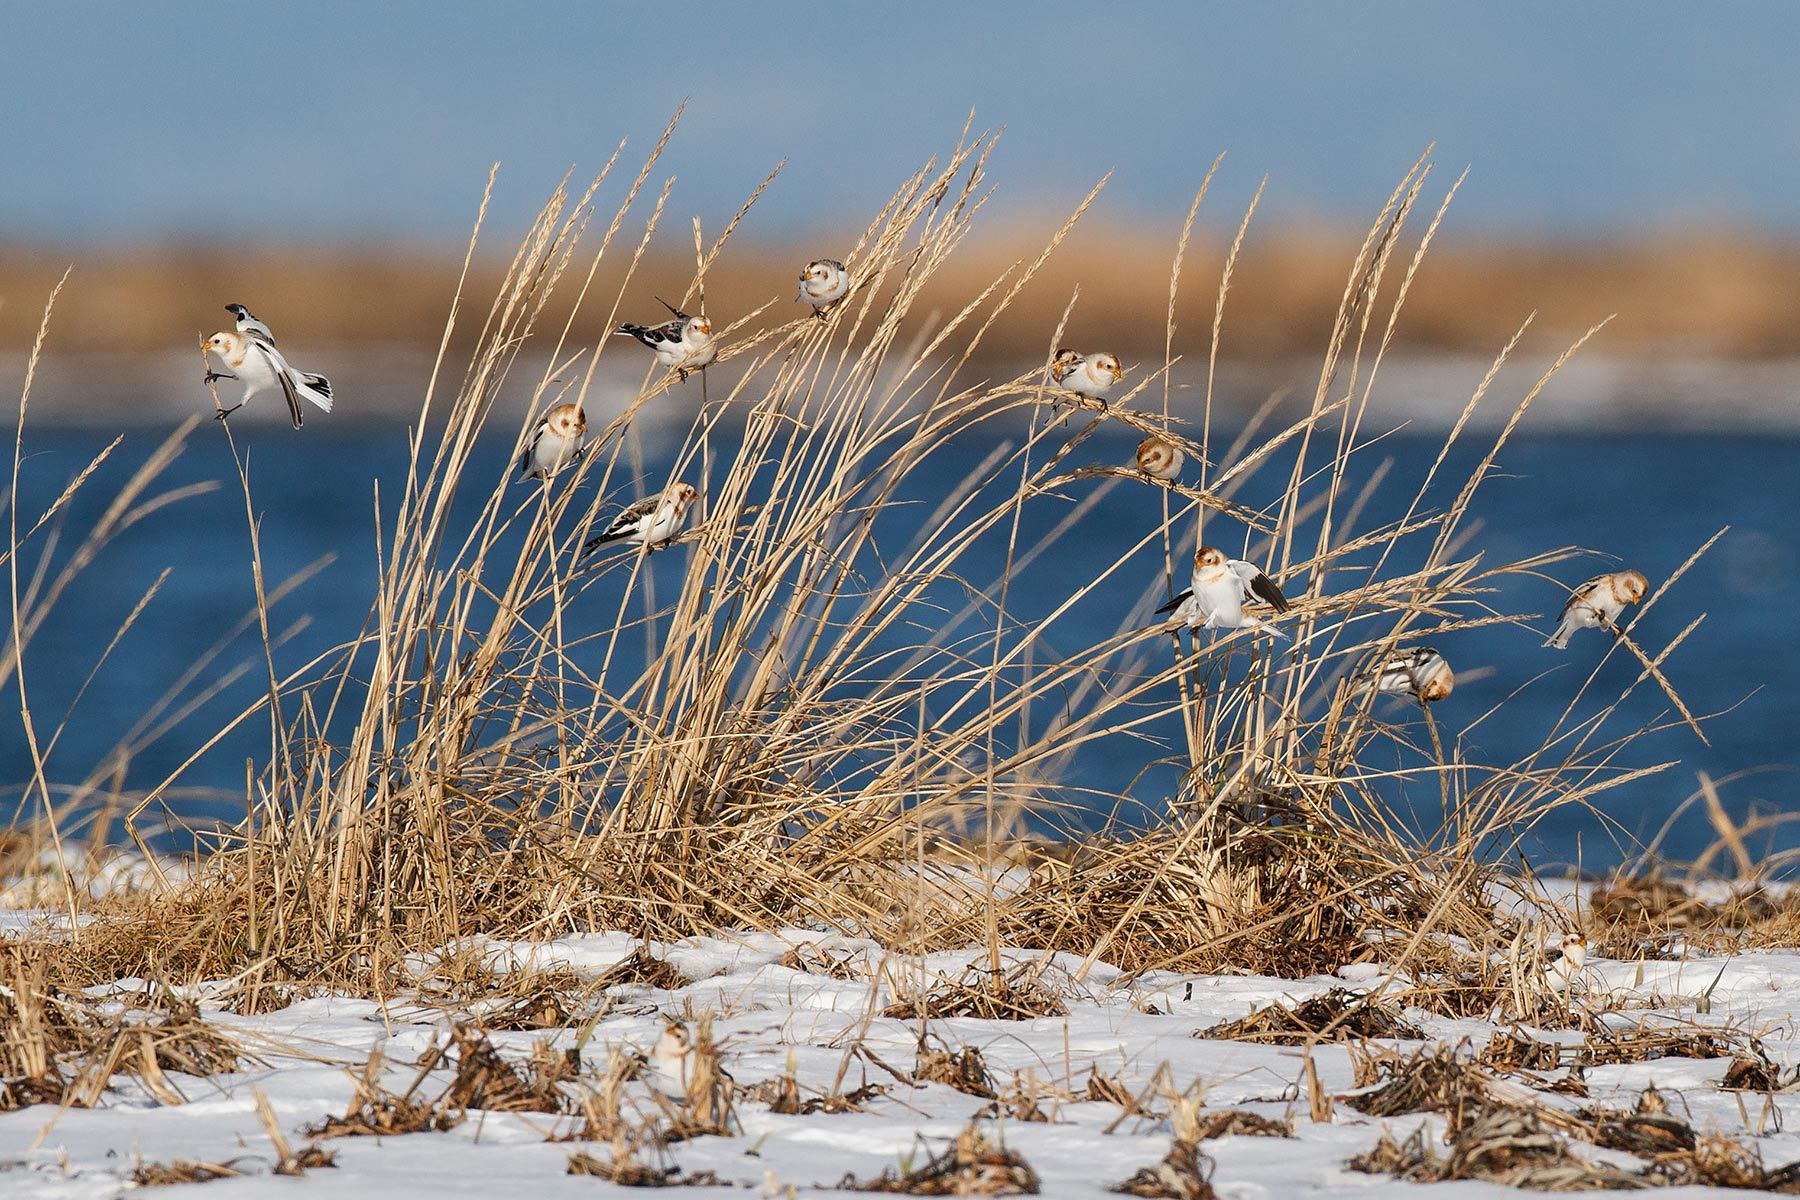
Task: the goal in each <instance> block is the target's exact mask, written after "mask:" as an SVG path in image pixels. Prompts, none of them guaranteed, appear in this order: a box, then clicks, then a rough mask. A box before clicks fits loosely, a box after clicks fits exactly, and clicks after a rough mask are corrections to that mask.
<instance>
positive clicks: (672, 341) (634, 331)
mask: <svg viewBox="0 0 1800 1200" xmlns="http://www.w3.org/2000/svg"><path fill="white" fill-rule="evenodd" d="M657 303H658V304H661V305H662V306H663V307H664V308H666V309H668V310H669V311H670V312H671V313H673V314H675V319H674V320H672V321H664V322H663V323H662V324H661V325H632V324H625V325H621V326H619V328H618V329H617V330H616V331H615V332H617V333H621V334H623V335H625V336H626V337H631V338H636V339H637V340H638V341H640V342H642V343H643V344H644V345H646V346H648V347H650V349H652V350H654V351H656V361H657V362H659V363H661V364H662V365H663V366H665V367H671V368H673V369H674V371H675V375H676V377H677V378H678V379H681V380H686V379H687V377H688V372H689V371H703V370H705V369H706V368H707V367H710V366H711V365H712V363H713V360H714V359H716V358H718V357H719V348H718V347H717V346H715V345H714V344H713V332H712V322H711V321H710V320H708V319H707V318H706V317H704V316H699V317H690V316H688V315H687V314H686V313H684V312H682V311H681V310H680V309H679V308H676V307H675V306H674V305H673V304H670V303H669V302H668V301H667V300H664V299H663V298H662V297H660V296H658V297H657Z"/></svg>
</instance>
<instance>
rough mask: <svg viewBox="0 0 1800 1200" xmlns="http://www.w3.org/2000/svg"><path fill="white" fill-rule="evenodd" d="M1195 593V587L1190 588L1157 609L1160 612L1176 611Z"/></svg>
mask: <svg viewBox="0 0 1800 1200" xmlns="http://www.w3.org/2000/svg"><path fill="white" fill-rule="evenodd" d="M1193 594H1194V589H1193V588H1189V589H1188V590H1187V591H1185V592H1183V593H1181V594H1180V595H1179V596H1177V597H1175V598H1174V599H1173V600H1171V601H1169V602H1168V603H1167V604H1165V605H1163V606H1162V607H1161V608H1159V609H1157V610H1156V611H1157V613H1158V614H1161V613H1171V612H1174V611H1175V610H1176V609H1178V608H1180V607H1181V606H1182V605H1183V604H1185V603H1186V602H1187V598H1188V597H1189V596H1191V595H1193Z"/></svg>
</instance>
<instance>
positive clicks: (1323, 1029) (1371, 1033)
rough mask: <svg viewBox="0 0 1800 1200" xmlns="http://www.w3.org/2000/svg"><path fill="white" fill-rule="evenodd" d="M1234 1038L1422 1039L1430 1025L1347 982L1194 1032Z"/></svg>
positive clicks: (1291, 1042)
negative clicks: (1355, 989) (1422, 1025)
mask: <svg viewBox="0 0 1800 1200" xmlns="http://www.w3.org/2000/svg"><path fill="white" fill-rule="evenodd" d="M1194 1036H1195V1037H1199V1038H1207V1039H1212V1040H1223V1041H1233V1042H1262V1043H1269V1044H1274V1045H1279V1046H1301V1045H1305V1044H1307V1043H1309V1042H1345V1041H1369V1040H1372V1039H1376V1038H1394V1039H1398V1040H1401V1041H1420V1040H1423V1039H1424V1037H1425V1031H1424V1030H1422V1029H1420V1028H1419V1027H1418V1026H1417V1025H1414V1024H1412V1023H1411V1022H1409V1021H1407V1020H1406V1019H1405V1018H1404V1017H1402V1016H1401V1015H1400V1012H1399V1010H1397V1009H1395V1008H1393V1007H1391V1006H1389V1005H1387V1004H1384V1003H1382V1002H1381V1001H1380V1000H1376V999H1372V998H1370V997H1368V996H1363V995H1358V994H1357V993H1355V992H1351V991H1349V990H1348V989H1346V988H1332V989H1331V990H1330V991H1329V992H1326V993H1325V994H1324V995H1322V996H1313V997H1311V998H1310V999H1307V1000H1303V1001H1301V1002H1300V1003H1299V1004H1296V1005H1294V1006H1293V1007H1291V1008H1290V1007H1289V1006H1287V1005H1285V1004H1271V1005H1269V1006H1267V1007H1266V1008H1259V1009H1257V1010H1256V1011H1255V1012H1253V1013H1251V1014H1250V1015H1249V1016H1247V1017H1242V1018H1240V1019H1238V1020H1236V1021H1223V1022H1221V1023H1219V1024H1217V1025H1214V1026H1212V1027H1211V1028H1210V1029H1203V1030H1201V1031H1200V1032H1198V1033H1196V1034H1195V1035H1194Z"/></svg>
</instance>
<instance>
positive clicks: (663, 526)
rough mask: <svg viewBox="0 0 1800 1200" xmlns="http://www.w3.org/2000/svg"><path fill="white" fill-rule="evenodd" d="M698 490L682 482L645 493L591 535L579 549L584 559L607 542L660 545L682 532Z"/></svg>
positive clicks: (658, 546)
mask: <svg viewBox="0 0 1800 1200" xmlns="http://www.w3.org/2000/svg"><path fill="white" fill-rule="evenodd" d="M699 494H700V493H699V492H696V491H695V490H694V489H693V488H692V487H690V486H688V485H687V484H685V483H680V482H676V483H672V484H670V485H669V487H668V489H667V490H666V491H664V492H663V494H662V495H660V496H645V497H644V498H643V499H642V500H639V501H638V502H637V503H636V504H633V505H631V506H630V507H628V508H626V509H625V510H624V511H622V512H621V513H619V515H618V516H616V517H614V518H613V519H612V524H610V525H608V526H607V527H606V532H605V533H602V534H601V535H600V536H599V537H596V538H592V539H590V540H589V541H588V543H587V545H585V546H583V547H582V548H581V556H582V557H583V558H586V557H587V556H588V555H590V554H592V553H594V551H596V550H598V549H600V547H602V546H604V545H606V544H607V543H609V542H619V541H623V542H629V543H631V544H632V545H635V546H648V547H649V548H650V549H652V550H656V549H658V548H660V547H661V546H662V545H663V544H664V543H665V542H667V541H668V540H669V539H670V538H672V537H674V536H675V535H676V534H677V533H679V532H680V531H681V525H682V522H684V521H686V520H687V514H688V507H689V506H690V505H692V504H693V502H694V498H695V497H696V496H698V495H699Z"/></svg>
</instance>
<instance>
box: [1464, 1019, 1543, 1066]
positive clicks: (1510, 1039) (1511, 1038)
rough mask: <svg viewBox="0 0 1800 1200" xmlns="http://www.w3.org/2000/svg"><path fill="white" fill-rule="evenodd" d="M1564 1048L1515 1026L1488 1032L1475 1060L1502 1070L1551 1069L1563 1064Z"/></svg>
mask: <svg viewBox="0 0 1800 1200" xmlns="http://www.w3.org/2000/svg"><path fill="white" fill-rule="evenodd" d="M1563 1049H1564V1048H1563V1047H1562V1046H1559V1045H1557V1044H1556V1043H1555V1042H1540V1041H1538V1040H1537V1039H1536V1038H1534V1037H1532V1036H1531V1035H1530V1034H1527V1033H1524V1032H1522V1031H1521V1030H1520V1029H1519V1028H1518V1027H1517V1026H1514V1027H1513V1028H1511V1029H1506V1030H1496V1031H1495V1032H1494V1033H1492V1034H1490V1035H1489V1036H1488V1040H1487V1045H1485V1046H1483V1047H1482V1048H1481V1052H1480V1053H1479V1054H1477V1055H1476V1056H1475V1061H1476V1062H1478V1063H1480V1064H1481V1065H1483V1066H1485V1067H1493V1068H1495V1069H1496V1070H1501V1071H1554V1070H1557V1069H1558V1068H1560V1067H1561V1066H1562V1057H1563Z"/></svg>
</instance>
